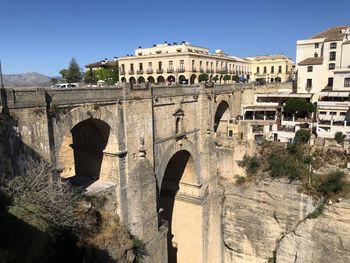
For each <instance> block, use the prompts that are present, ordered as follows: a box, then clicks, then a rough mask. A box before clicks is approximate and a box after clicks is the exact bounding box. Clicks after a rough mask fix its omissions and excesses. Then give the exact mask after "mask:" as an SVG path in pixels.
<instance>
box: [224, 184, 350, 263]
mask: <svg viewBox="0 0 350 263" xmlns="http://www.w3.org/2000/svg"><path fill="white" fill-rule="evenodd" d="M298 186H299V185H298V183H289V182H288V181H287V180H285V179H280V180H274V181H271V180H269V179H264V180H262V181H260V182H249V183H246V184H244V185H241V186H236V185H234V183H228V182H225V202H224V210H223V211H224V212H223V222H222V223H223V242H224V245H225V246H224V247H225V251H224V254H225V262H227V263H229V262H235V263H240V262H241V263H243V262H244V263H250V262H251V263H253V262H254V263H258V262H271V263H272V262H278V263H285V262H286V263H287V262H288V263H289V262H300V263H301V262H308V263H312V262H315V263H316V262H317V263H322V262H324V263H326V262H327V263H328V262H350V200H343V201H341V202H339V203H334V204H332V205H327V206H326V208H325V210H324V212H323V214H321V215H320V216H319V217H317V218H315V219H307V216H308V215H309V214H310V213H312V212H313V211H314V210H315V209H316V207H317V205H318V203H319V202H317V201H316V200H314V199H312V198H311V197H310V196H307V195H305V194H303V193H301V192H298Z"/></svg>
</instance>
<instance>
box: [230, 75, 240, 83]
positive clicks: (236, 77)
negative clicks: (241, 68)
mask: <svg viewBox="0 0 350 263" xmlns="http://www.w3.org/2000/svg"><path fill="white" fill-rule="evenodd" d="M232 80H233V81H235V82H236V83H239V76H238V75H233V76H232Z"/></svg>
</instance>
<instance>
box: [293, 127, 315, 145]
mask: <svg viewBox="0 0 350 263" xmlns="http://www.w3.org/2000/svg"><path fill="white" fill-rule="evenodd" d="M310 137H311V135H310V131H309V130H304V129H300V130H298V131H297V132H296V133H295V136H294V142H295V143H308V142H309V140H310Z"/></svg>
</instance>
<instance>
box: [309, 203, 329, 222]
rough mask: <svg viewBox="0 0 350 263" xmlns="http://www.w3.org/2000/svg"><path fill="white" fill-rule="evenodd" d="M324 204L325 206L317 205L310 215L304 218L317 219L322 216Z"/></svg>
mask: <svg viewBox="0 0 350 263" xmlns="http://www.w3.org/2000/svg"><path fill="white" fill-rule="evenodd" d="M324 204H325V203H322V204H320V205H318V206H317V207H316V208H315V210H314V211H312V212H311V213H310V214H308V215H307V216H306V218H308V219H314V218H317V217H319V216H320V215H321V214H322V212H323V208H324Z"/></svg>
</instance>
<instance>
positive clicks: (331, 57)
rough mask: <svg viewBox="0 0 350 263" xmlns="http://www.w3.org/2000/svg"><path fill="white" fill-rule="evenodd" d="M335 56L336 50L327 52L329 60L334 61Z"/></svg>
mask: <svg viewBox="0 0 350 263" xmlns="http://www.w3.org/2000/svg"><path fill="white" fill-rule="evenodd" d="M335 57H336V52H335V51H332V52H329V60H330V61H334V60H335Z"/></svg>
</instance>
